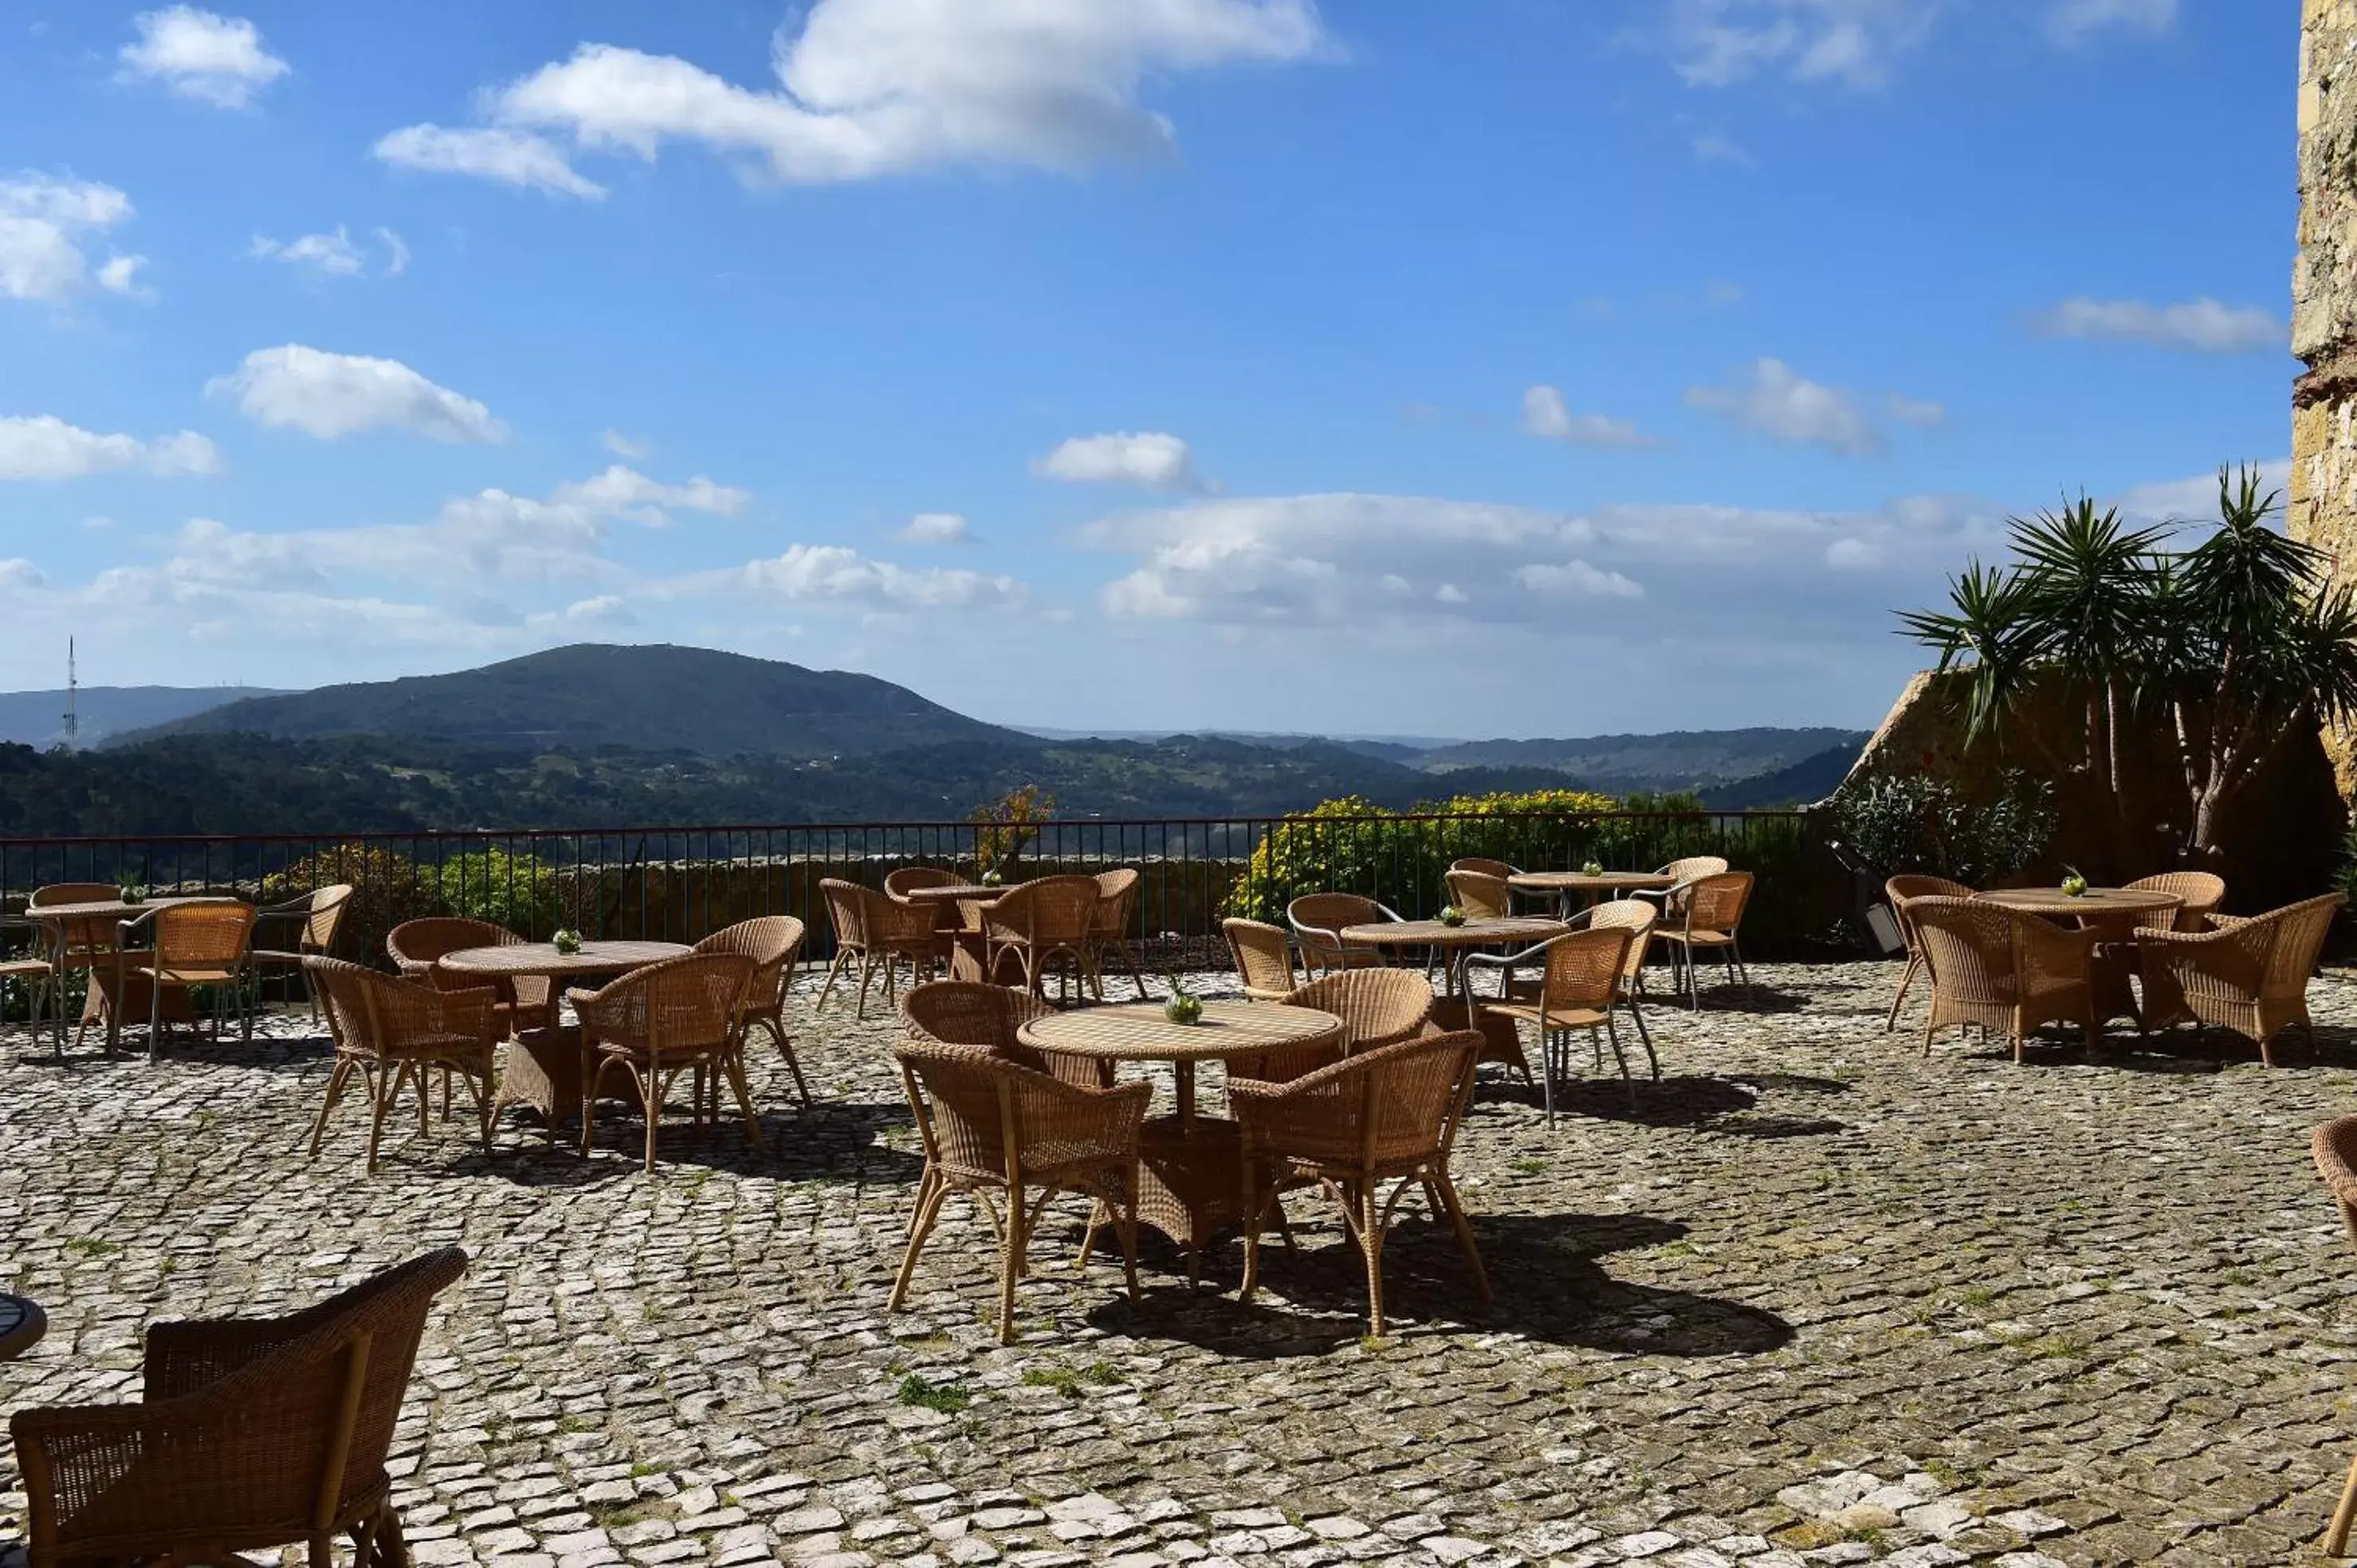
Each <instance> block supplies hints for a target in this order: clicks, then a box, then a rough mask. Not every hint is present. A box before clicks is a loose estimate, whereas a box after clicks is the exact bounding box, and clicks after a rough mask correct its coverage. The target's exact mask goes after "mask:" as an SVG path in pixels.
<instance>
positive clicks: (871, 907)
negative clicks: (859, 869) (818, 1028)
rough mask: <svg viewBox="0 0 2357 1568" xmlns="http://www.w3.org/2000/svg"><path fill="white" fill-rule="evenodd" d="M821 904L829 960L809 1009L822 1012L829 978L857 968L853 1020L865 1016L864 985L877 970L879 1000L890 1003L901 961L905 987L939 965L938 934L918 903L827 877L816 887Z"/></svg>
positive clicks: (940, 939)
mask: <svg viewBox="0 0 2357 1568" xmlns="http://www.w3.org/2000/svg"><path fill="white" fill-rule="evenodd" d="M818 890H819V894H820V896H821V897H823V898H824V899H825V900H826V913H827V918H828V919H829V920H830V921H831V922H833V924H834V962H833V963H830V964H828V965H827V967H826V983H824V984H823V985H822V986H820V987H819V990H818V1000H817V1001H816V1002H815V1003H813V1004H812V1007H811V1011H813V1013H823V1012H824V1011H825V1010H826V999H827V998H828V997H829V996H832V995H833V994H834V982H835V977H836V976H838V975H840V974H842V973H843V972H845V971H846V970H847V969H849V968H850V967H851V965H853V964H854V963H856V964H857V965H858V966H859V1007H858V1010H857V1016H859V1017H862V1018H865V1017H866V1016H867V987H868V985H869V983H871V982H872V981H874V979H875V978H876V971H877V967H878V966H879V965H880V966H882V968H883V971H884V1000H885V1001H887V1002H889V1001H891V1000H892V999H893V995H894V993H895V990H896V988H897V985H898V980H897V976H898V974H899V966H900V962H901V961H902V960H904V959H905V960H907V961H908V964H909V981H910V983H912V984H914V983H920V982H921V981H922V980H923V979H924V977H925V976H927V975H930V974H931V973H932V972H933V970H934V969H935V968H937V967H938V966H939V965H940V964H941V963H942V961H943V957H944V954H945V953H946V951H947V949H946V947H945V946H944V942H945V940H946V939H945V938H944V936H943V934H942V932H941V931H940V930H939V929H937V928H936V927H935V926H934V923H933V919H934V914H935V911H933V910H932V909H931V908H927V907H926V906H924V905H922V904H903V903H900V902H899V901H898V900H896V899H893V898H888V897H885V896H884V895H883V894H881V893H878V892H877V891H876V890H875V889H874V888H872V887H862V886H860V885H859V884H858V883H856V882H844V881H841V880H839V879H837V878H835V877H832V876H830V877H828V878H826V879H825V880H824V881H823V882H821V883H820V884H819V885H818Z"/></svg>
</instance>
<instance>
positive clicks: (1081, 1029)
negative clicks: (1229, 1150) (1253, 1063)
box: [1016, 1002, 1342, 1062]
mask: <svg viewBox="0 0 2357 1568" xmlns="http://www.w3.org/2000/svg"><path fill="white" fill-rule="evenodd" d="M1162 1005H1163V1004H1161V1003H1159V1002H1128V1003H1123V1004H1118V1005H1115V1006H1111V1007H1076V1008H1074V1009H1073V1010H1072V1011H1071V1012H1069V1013H1050V1014H1049V1015H1048V1016H1046V1017H1044V1018H1034V1019H1032V1020H1031V1022H1029V1023H1028V1024H1026V1025H1024V1026H1023V1027H1022V1028H1020V1029H1018V1030H1017V1031H1016V1037H1017V1039H1019V1040H1021V1041H1022V1042H1023V1043H1024V1044H1025V1045H1027V1046H1029V1047H1031V1048H1032V1049H1034V1050H1040V1051H1057V1052H1060V1053H1063V1054H1066V1055H1070V1056H1080V1057H1095V1058H1100V1059H1102V1060H1105V1061H1117V1062H1120V1061H1159V1062H1181V1061H1186V1062H1195V1061H1219V1060H1222V1059H1224V1058H1228V1057H1242V1056H1251V1055H1254V1054H1255V1053H1257V1052H1260V1051H1265V1050H1270V1049H1273V1048H1275V1047H1283V1046H1303V1045H1308V1044H1309V1043H1310V1042H1312V1041H1314V1040H1322V1039H1325V1038H1327V1037H1328V1036H1332V1035H1337V1034H1340V1032H1341V1028H1342V1020H1341V1019H1340V1018H1338V1017H1336V1016H1335V1015H1333V1014H1331V1013H1323V1012H1320V1011H1318V1009H1317V1008H1315V1007H1286V1006H1284V1005H1281V1004H1277V1003H1275V1002H1206V1003H1204V1004H1203V1021H1202V1022H1201V1023H1200V1024H1174V1023H1172V1022H1171V1021H1170V1020H1169V1019H1168V1018H1166V1017H1164V1016H1163V1015H1162Z"/></svg>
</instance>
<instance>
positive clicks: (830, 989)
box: [811, 947, 851, 1013]
mask: <svg viewBox="0 0 2357 1568" xmlns="http://www.w3.org/2000/svg"><path fill="white" fill-rule="evenodd" d="M850 957H851V950H850V949H849V948H846V947H838V948H836V949H835V950H834V962H833V963H831V964H828V965H827V966H826V983H825V984H823V985H822V986H820V987H819V988H818V1000H817V1001H816V1002H813V1003H812V1004H811V1011H812V1012H813V1013H823V1012H825V1011H826V999H827V998H828V997H829V996H831V995H833V994H834V978H835V976H836V975H839V974H841V973H842V972H843V966H844V963H845V961H846V960H848V959H849V958H850Z"/></svg>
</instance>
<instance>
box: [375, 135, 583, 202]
mask: <svg viewBox="0 0 2357 1568" xmlns="http://www.w3.org/2000/svg"><path fill="white" fill-rule="evenodd" d="M371 151H373V152H374V153H375V155H376V156H377V157H378V158H380V159H381V160H382V161H383V162H385V163H389V164H398V165H399V166H402V167H404V168H414V169H424V170H425V171H427V172H428V173H432V174H470V175H474V176H475V177H478V178H480V179H489V180H496V181H498V182H499V183H500V184H501V185H515V186H522V187H523V188H525V189H528V190H546V191H552V192H554V193H555V194H556V195H559V196H577V197H580V198H581V199H584V200H586V201H596V200H597V199H599V198H601V197H603V196H604V195H605V194H606V188H605V187H604V186H602V185H599V184H597V182H596V181H594V180H589V179H584V178H583V177H581V176H580V175H579V174H577V173H576V172H575V171H574V168H573V166H572V165H571V164H569V163H567V162H566V161H565V154H564V153H563V152H562V151H560V150H559V149H558V148H557V146H556V145H555V144H554V143H553V142H551V141H549V140H548V139H547V138H546V137H545V136H535V135H533V134H532V133H531V132H529V131H511V130H503V129H500V128H497V127H486V128H478V129H475V130H460V131H450V130H445V129H443V128H442V127H441V126H439V125H410V126H407V127H404V129H402V130H398V131H394V132H393V133H391V134H388V135H385V136H382V137H381V138H379V139H378V141H377V144H376V145H375V146H374V147H373V148H372V149H371Z"/></svg>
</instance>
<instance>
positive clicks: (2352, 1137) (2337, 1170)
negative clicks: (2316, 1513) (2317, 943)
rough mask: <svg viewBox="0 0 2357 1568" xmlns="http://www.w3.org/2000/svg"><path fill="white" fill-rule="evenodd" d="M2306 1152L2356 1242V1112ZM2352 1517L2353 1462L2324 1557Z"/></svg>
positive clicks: (2356, 1486)
mask: <svg viewBox="0 0 2357 1568" xmlns="http://www.w3.org/2000/svg"><path fill="white" fill-rule="evenodd" d="M2309 1154H2310V1155H2312V1156H2313V1157H2314V1158H2315V1160H2316V1174H2317V1175H2318V1176H2322V1177H2323V1178H2324V1185H2325V1186H2326V1187H2330V1189H2331V1191H2332V1197H2333V1201H2334V1202H2335V1203H2336V1204H2337V1205H2338V1206H2339V1208H2340V1209H2341V1228H2342V1229H2343V1230H2347V1231H2348V1232H2349V1239H2350V1240H2352V1242H2357V1116H2343V1117H2341V1119H2340V1120H2338V1121H2334V1122H2326V1123H2325V1124H2324V1125H2323V1126H2321V1127H2319V1128H2318V1129H2317V1130H2316V1132H2315V1133H2314V1134H2313V1135H2312V1136H2311V1137H2310V1138H2309ZM2352 1520H2357V1462H2352V1464H2351V1465H2350V1466H2349V1479H2348V1481H2347V1482H2346V1483H2345V1484H2343V1485H2342V1487H2341V1505H2340V1506H2339V1507H2338V1508H2336V1509H2333V1510H2332V1523H2331V1524H2330V1527H2328V1528H2327V1529H2326V1530H2325V1532H2324V1554H2325V1555H2326V1556H2327V1557H2346V1556H2347V1555H2348V1554H2349V1526H2350V1523H2351V1521H2352Z"/></svg>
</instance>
